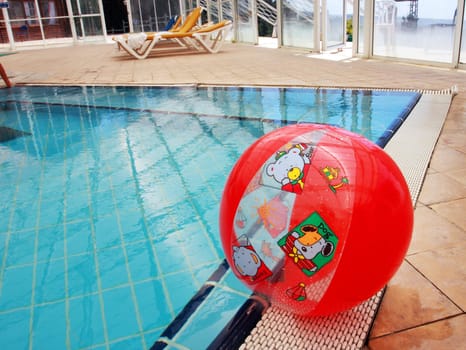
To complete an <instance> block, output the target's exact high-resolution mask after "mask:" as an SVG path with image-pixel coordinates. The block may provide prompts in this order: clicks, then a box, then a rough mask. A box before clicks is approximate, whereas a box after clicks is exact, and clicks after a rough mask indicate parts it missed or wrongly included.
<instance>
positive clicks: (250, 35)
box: [236, 0, 257, 44]
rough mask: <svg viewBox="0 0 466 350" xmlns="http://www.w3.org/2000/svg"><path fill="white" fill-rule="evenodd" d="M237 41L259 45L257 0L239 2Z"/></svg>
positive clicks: (238, 0)
mask: <svg viewBox="0 0 466 350" xmlns="http://www.w3.org/2000/svg"><path fill="white" fill-rule="evenodd" d="M236 11H237V16H236V18H237V23H236V30H237V32H236V39H237V40H238V41H240V42H243V43H252V44H257V16H256V2H255V0H237V7H236Z"/></svg>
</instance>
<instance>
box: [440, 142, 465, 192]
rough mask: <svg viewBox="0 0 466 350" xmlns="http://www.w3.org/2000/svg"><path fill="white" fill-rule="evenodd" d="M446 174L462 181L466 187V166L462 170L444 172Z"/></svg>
mask: <svg viewBox="0 0 466 350" xmlns="http://www.w3.org/2000/svg"><path fill="white" fill-rule="evenodd" d="M465 139H466V137H465ZM465 157H466V155H465ZM444 174H445V175H447V176H448V177H450V178H452V179H453V180H455V181H458V182H460V183H461V184H463V186H465V187H466V168H464V169H460V170H453V171H448V172H444Z"/></svg>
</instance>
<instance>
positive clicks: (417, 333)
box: [368, 314, 466, 350]
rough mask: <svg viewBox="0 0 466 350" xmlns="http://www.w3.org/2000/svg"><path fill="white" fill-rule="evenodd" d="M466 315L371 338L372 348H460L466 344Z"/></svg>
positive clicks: (405, 349)
mask: <svg viewBox="0 0 466 350" xmlns="http://www.w3.org/2000/svg"><path fill="white" fill-rule="evenodd" d="M465 329H466V315H464V314H463V315H460V316H456V317H452V318H449V319H446V320H441V321H438V322H434V323H431V324H428V325H425V326H421V327H417V328H413V329H409V330H407V331H404V332H400V333H396V334H391V335H387V336H385V337H381V338H377V339H371V340H370V341H369V345H368V349H370V350H460V349H464V348H465V344H466V332H465Z"/></svg>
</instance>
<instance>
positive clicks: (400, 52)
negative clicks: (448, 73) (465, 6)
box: [374, 0, 458, 62]
mask: <svg viewBox="0 0 466 350" xmlns="http://www.w3.org/2000/svg"><path fill="white" fill-rule="evenodd" d="M457 4H458V1H457V0H444V1H442V2H441V5H440V3H439V1H437V0H423V1H403V2H395V1H393V0H375V7H374V55H380V56H390V57H398V58H408V59H418V60H427V61H437V62H451V61H452V55H453V42H454V33H455V27H456V24H457V23H456V7H457Z"/></svg>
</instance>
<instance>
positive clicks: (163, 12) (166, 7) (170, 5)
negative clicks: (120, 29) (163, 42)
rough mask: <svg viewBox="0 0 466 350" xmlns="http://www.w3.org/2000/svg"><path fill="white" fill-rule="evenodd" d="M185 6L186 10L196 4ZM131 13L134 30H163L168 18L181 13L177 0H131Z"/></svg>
mask: <svg viewBox="0 0 466 350" xmlns="http://www.w3.org/2000/svg"><path fill="white" fill-rule="evenodd" d="M190 3H191V6H187V10H190V9H192V8H194V7H196V4H195V2H194V4H192V1H191V2H190ZM131 13H132V18H133V31H134V32H158V31H163V30H165V28H166V26H167V24H168V22H169V21H170V18H172V17H174V16H176V15H179V14H180V13H181V10H180V4H179V1H173V0H172V1H170V0H132V1H131Z"/></svg>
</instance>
